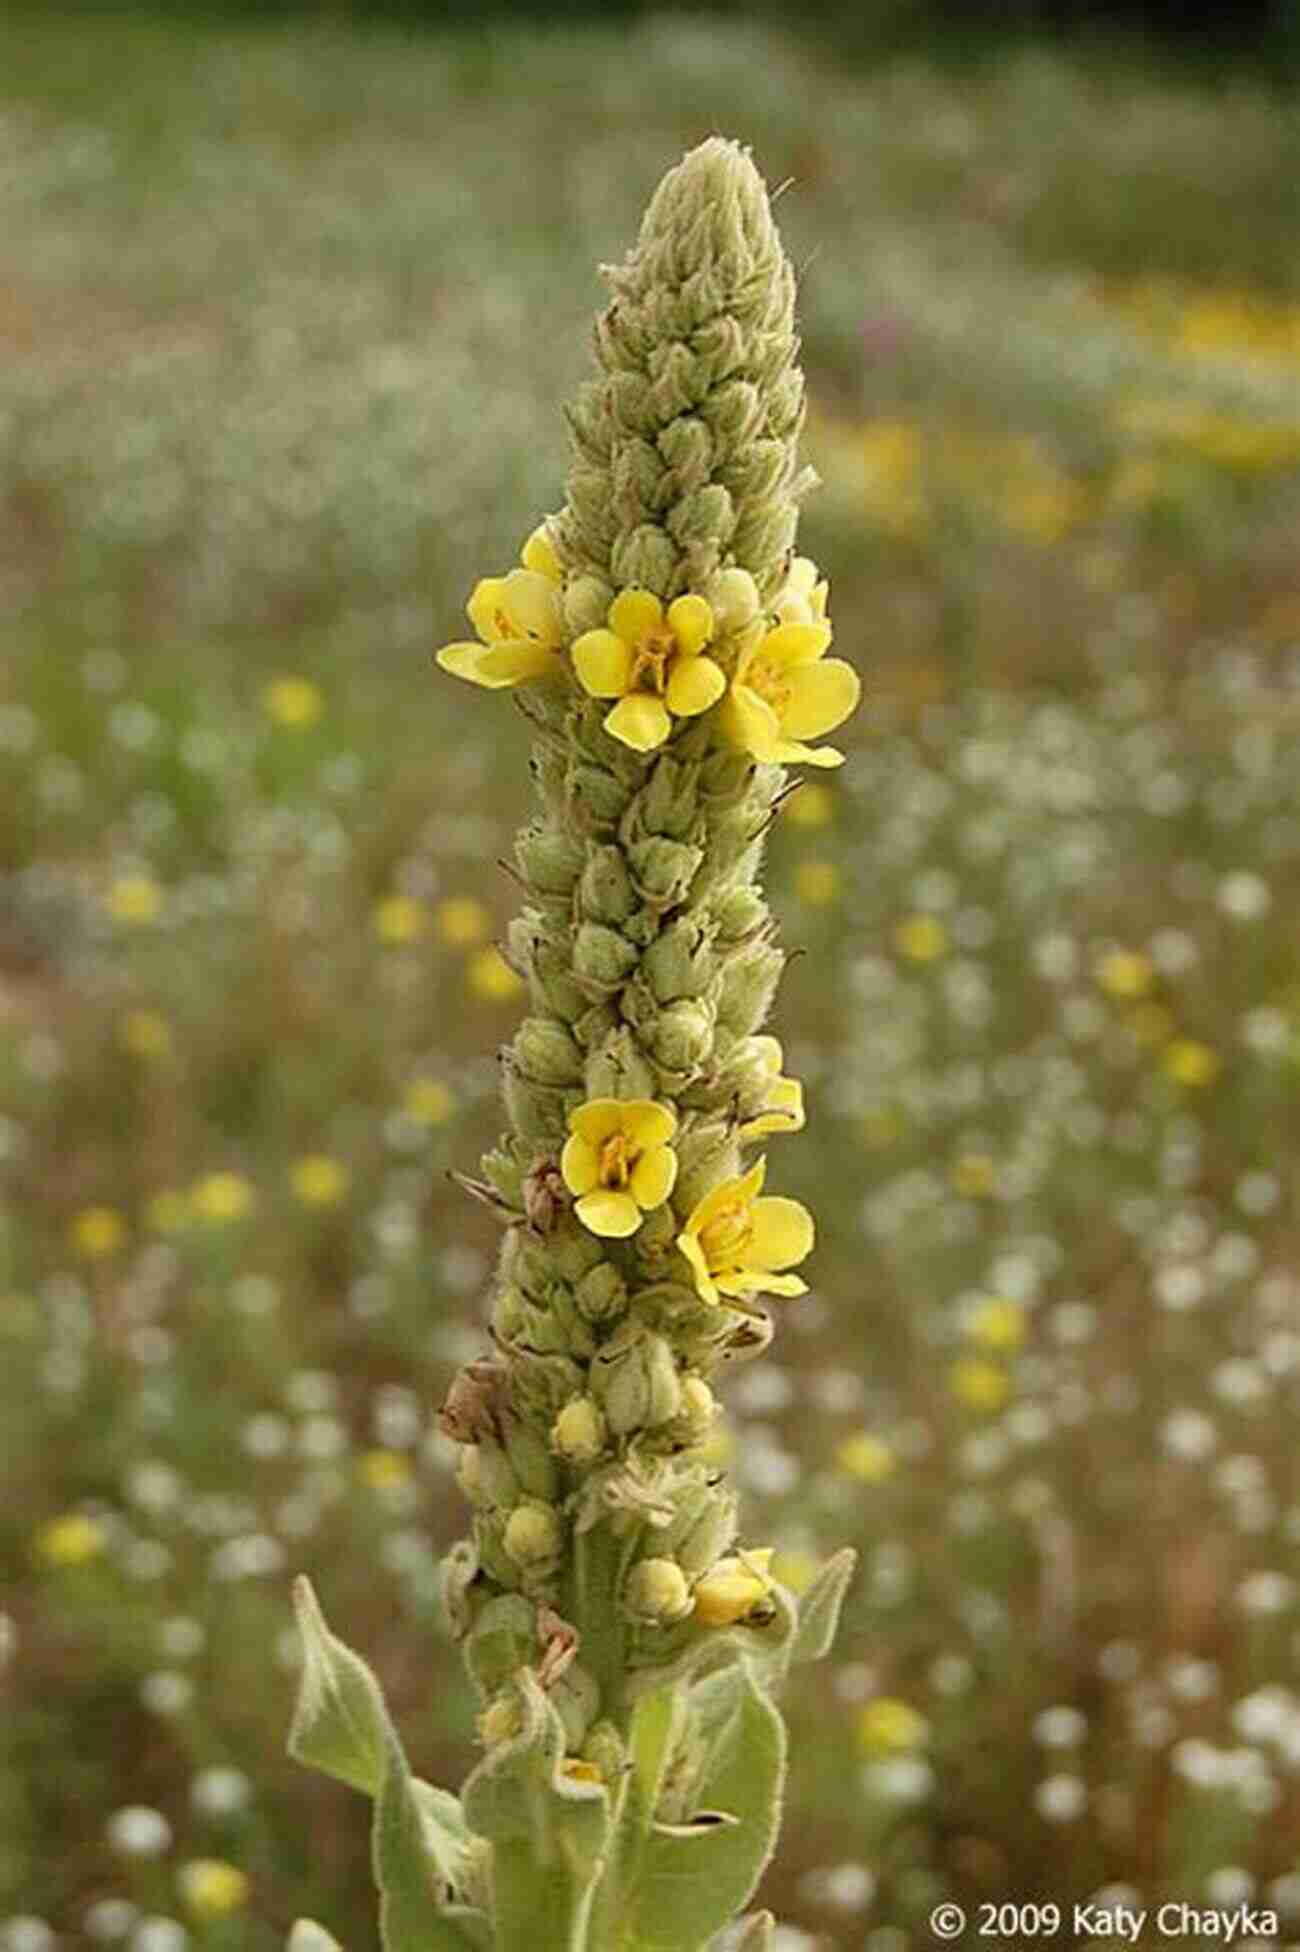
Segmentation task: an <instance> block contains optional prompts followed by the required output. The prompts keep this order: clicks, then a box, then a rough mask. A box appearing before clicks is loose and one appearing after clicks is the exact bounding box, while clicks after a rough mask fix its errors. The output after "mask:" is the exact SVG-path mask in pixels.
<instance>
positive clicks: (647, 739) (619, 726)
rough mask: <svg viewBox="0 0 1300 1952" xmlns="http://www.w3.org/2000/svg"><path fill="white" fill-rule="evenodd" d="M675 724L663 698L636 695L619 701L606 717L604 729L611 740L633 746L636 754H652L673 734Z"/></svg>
mask: <svg viewBox="0 0 1300 1952" xmlns="http://www.w3.org/2000/svg"><path fill="white" fill-rule="evenodd" d="M672 726H673V722H672V720H671V719H670V718H669V716H668V708H667V706H666V705H665V704H664V702H663V700H662V698H650V697H648V696H647V695H646V694H645V693H644V692H633V693H631V694H630V695H629V696H628V697H627V698H620V699H619V701H618V703H617V705H615V707H614V709H613V711H612V712H608V713H606V715H605V730H606V731H607V732H608V733H609V734H610V736H611V737H612V738H615V739H618V740H621V742H622V743H623V744H624V745H625V746H631V748H632V750H633V752H653V751H654V750H655V749H656V747H658V746H661V745H662V744H663V742H664V740H665V739H666V738H667V737H668V734H669V733H670V732H671V731H672Z"/></svg>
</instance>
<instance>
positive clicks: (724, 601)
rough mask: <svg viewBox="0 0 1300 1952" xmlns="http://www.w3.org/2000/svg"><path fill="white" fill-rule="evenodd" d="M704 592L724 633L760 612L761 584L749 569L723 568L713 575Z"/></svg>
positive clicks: (719, 627)
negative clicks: (759, 594)
mask: <svg viewBox="0 0 1300 1952" xmlns="http://www.w3.org/2000/svg"><path fill="white" fill-rule="evenodd" d="M703 595H704V598H705V600H706V601H707V603H708V605H709V607H710V609H711V610H712V611H713V615H714V619H715V621H716V622H717V626H718V630H719V632H720V633H721V634H722V635H724V636H725V635H730V633H731V632H732V631H734V630H739V629H740V628H741V626H742V625H743V624H747V623H750V622H751V621H752V620H753V619H754V618H755V617H756V616H757V615H758V612H759V596H758V585H757V583H756V582H755V581H754V579H753V577H752V576H751V575H750V573H749V571H748V570H747V569H720V570H719V571H718V573H717V575H716V576H712V577H710V579H709V581H708V583H707V585H706V586H705V589H704V591H703Z"/></svg>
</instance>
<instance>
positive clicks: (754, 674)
mask: <svg viewBox="0 0 1300 1952" xmlns="http://www.w3.org/2000/svg"><path fill="white" fill-rule="evenodd" d="M830 642H831V627H830V625H829V624H828V623H823V622H821V621H820V620H819V621H817V622H813V623H783V624H777V625H776V626H775V628H774V629H772V630H769V631H766V632H763V633H762V634H759V632H758V631H757V630H754V631H752V632H751V633H750V635H749V641H748V642H747V643H743V644H742V649H741V653H740V658H739V661H738V662H737V665H736V674H735V676H734V678H733V679H732V681H731V689H730V690H729V691H728V693H727V699H726V703H725V704H724V706H723V708H722V712H721V714H720V717H719V724H720V725H721V728H722V731H723V733H724V735H725V736H726V737H727V738H728V739H729V740H730V741H731V743H732V745H733V746H736V747H737V748H738V749H739V750H740V751H741V752H748V753H751V754H752V755H753V757H754V758H755V759H757V760H759V761H760V762H761V763H762V764H764V765H777V766H786V765H796V764H800V763H802V764H804V765H808V766H823V767H824V766H842V765H843V763H844V754H843V753H842V752H840V751H838V750H837V749H836V747H834V746H810V745H807V744H805V743H804V742H805V740H808V739H818V738H820V737H821V735H822V733H823V732H830V731H832V730H833V729H834V728H835V726H837V725H842V724H843V722H844V720H845V719H846V718H848V717H849V715H850V713H852V712H853V711H855V710H856V709H857V704H858V699H859V698H860V697H861V695H862V681H861V679H860V678H859V677H858V674H857V672H856V671H855V670H854V668H853V666H852V665H851V664H847V663H846V662H845V661H844V659H843V658H838V657H827V656H826V655H825V653H826V651H827V649H828V648H829V646H830Z"/></svg>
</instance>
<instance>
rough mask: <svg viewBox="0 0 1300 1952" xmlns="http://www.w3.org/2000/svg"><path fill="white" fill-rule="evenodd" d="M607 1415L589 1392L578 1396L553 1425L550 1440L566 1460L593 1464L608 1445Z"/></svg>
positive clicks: (561, 1412)
mask: <svg viewBox="0 0 1300 1952" xmlns="http://www.w3.org/2000/svg"><path fill="white" fill-rule="evenodd" d="M605 1434H606V1432H605V1419H604V1417H603V1416H602V1414H601V1411H600V1406H599V1404H597V1403H595V1402H593V1400H592V1398H591V1397H590V1396H575V1397H574V1398H573V1399H572V1401H571V1402H568V1403H566V1404H565V1406H564V1408H563V1409H562V1410H561V1411H560V1414H559V1416H558V1417H556V1419H555V1422H554V1423H553V1424H552V1425H551V1444H552V1447H553V1448H554V1449H555V1450H556V1451H557V1452H558V1454H559V1455H560V1456H561V1457H562V1458H563V1459H564V1461H565V1463H566V1464H594V1463H595V1461H596V1459H597V1458H598V1457H599V1456H600V1454H601V1452H602V1451H603V1450H604V1448H605Z"/></svg>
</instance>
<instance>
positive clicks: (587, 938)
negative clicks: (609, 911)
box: [573, 922, 637, 997]
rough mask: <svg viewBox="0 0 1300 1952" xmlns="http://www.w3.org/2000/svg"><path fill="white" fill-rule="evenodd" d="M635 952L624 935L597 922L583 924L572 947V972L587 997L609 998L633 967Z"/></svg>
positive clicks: (634, 966)
mask: <svg viewBox="0 0 1300 1952" xmlns="http://www.w3.org/2000/svg"><path fill="white" fill-rule="evenodd" d="M636 963H637V952H636V950H635V948H634V947H633V945H632V944H631V943H630V942H629V941H628V939H627V937H626V936H623V935H620V934H619V932H618V930H617V929H610V928H606V927H605V926H604V925H603V923H600V922H584V923H583V924H582V926H581V927H580V928H579V930H578V933H577V937H576V939H575V941H574V945H573V969H574V974H575V976H576V977H577V979H578V981H579V982H580V983H581V984H582V986H583V988H584V989H585V990H586V991H587V993H588V994H589V995H592V996H597V997H600V996H611V995H613V993H614V992H615V991H616V990H619V989H621V988H622V986H623V984H624V983H625V982H626V981H627V979H628V977H629V976H630V975H631V973H632V971H633V970H634V969H635V968H636Z"/></svg>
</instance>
